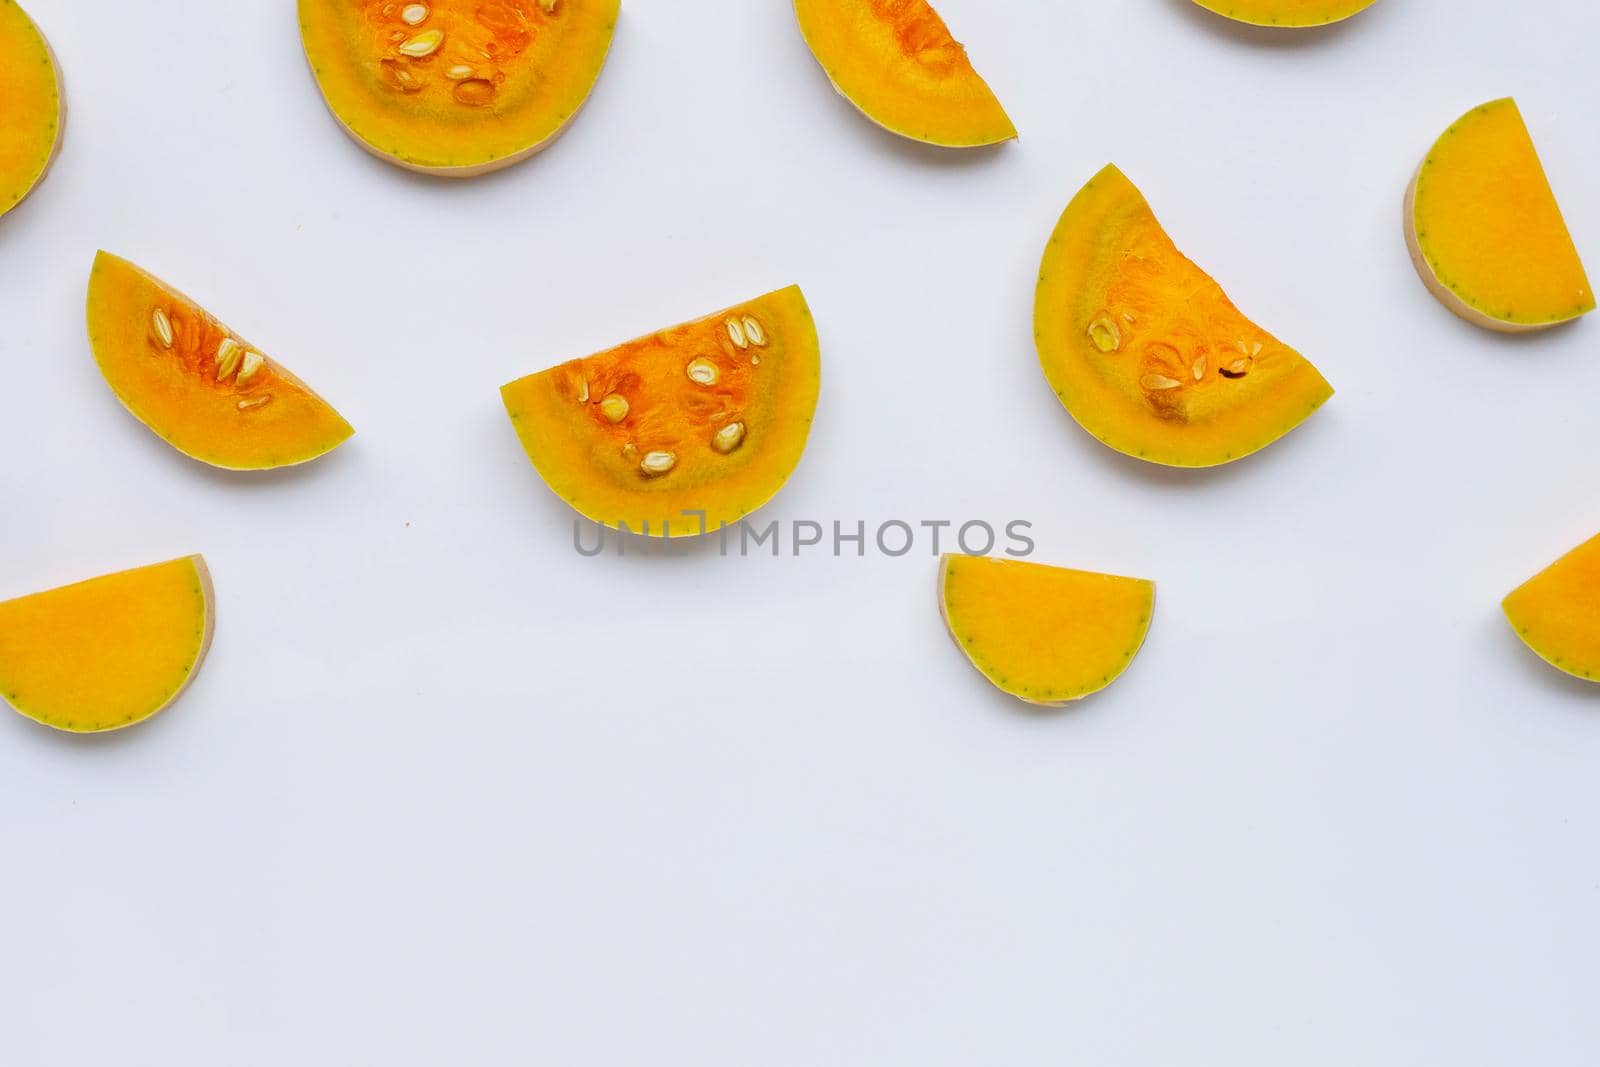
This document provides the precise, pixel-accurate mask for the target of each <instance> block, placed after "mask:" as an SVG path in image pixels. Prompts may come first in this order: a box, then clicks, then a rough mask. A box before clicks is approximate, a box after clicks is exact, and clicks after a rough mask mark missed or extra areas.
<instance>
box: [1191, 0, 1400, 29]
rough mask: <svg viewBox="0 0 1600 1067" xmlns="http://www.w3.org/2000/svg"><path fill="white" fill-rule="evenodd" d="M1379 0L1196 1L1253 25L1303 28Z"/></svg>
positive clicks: (1336, 18) (1346, 15)
mask: <svg viewBox="0 0 1600 1067" xmlns="http://www.w3.org/2000/svg"><path fill="white" fill-rule="evenodd" d="M1376 2H1377V0H1195V3H1197V4H1199V5H1200V6H1201V7H1203V8H1205V9H1206V10H1208V11H1215V12H1216V13H1217V14H1219V15H1226V16H1227V17H1228V18H1230V19H1233V20H1234V21H1235V22H1248V23H1250V24H1251V25H1253V26H1283V27H1288V28H1293V29H1303V28H1306V27H1309V26H1326V25H1328V24H1329V23H1331V22H1341V21H1343V20H1344V19H1347V18H1349V17H1350V16H1351V15H1357V14H1360V13H1361V12H1363V11H1365V10H1366V9H1367V8H1369V7H1371V6H1372V5H1373V4H1374V3H1376Z"/></svg>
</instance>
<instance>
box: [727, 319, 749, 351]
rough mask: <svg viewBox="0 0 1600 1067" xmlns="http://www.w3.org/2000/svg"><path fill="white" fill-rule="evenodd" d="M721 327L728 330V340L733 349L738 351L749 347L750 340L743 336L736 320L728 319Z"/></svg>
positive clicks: (742, 331)
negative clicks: (731, 343)
mask: <svg viewBox="0 0 1600 1067" xmlns="http://www.w3.org/2000/svg"><path fill="white" fill-rule="evenodd" d="M723 325H725V326H726V327H727V328H728V340H730V341H732V342H733V347H735V348H740V349H743V348H749V347H750V339H749V338H748V337H746V336H745V333H744V327H743V326H741V325H740V324H739V320H738V319H729V320H728V321H727V322H725V323H724V324H723Z"/></svg>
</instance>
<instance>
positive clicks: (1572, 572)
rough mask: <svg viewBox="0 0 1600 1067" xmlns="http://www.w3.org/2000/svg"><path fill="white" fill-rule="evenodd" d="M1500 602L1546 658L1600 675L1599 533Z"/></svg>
mask: <svg viewBox="0 0 1600 1067" xmlns="http://www.w3.org/2000/svg"><path fill="white" fill-rule="evenodd" d="M1501 608H1502V609H1503V610H1504V611H1505V613H1506V619H1507V620H1509V621H1510V623H1511V628H1512V629H1513V630H1515V631H1516V632H1517V636H1518V637H1520V638H1522V640H1523V642H1524V643H1525V644H1526V645H1527V646H1528V647H1529V648H1531V649H1533V650H1534V651H1535V652H1537V653H1538V654H1539V656H1540V658H1542V659H1543V660H1544V661H1545V662H1547V663H1549V664H1550V665H1551V666H1552V667H1556V668H1558V669H1560V670H1563V671H1566V672H1567V673H1568V674H1571V675H1575V676H1577V677H1579V678H1587V679H1588V680H1589V681H1591V682H1596V681H1600V537H1594V538H1592V539H1590V540H1589V541H1586V542H1584V543H1583V544H1581V545H1579V546H1578V547H1577V548H1575V549H1573V550H1572V551H1571V552H1568V553H1567V554H1566V555H1565V556H1562V557H1561V558H1560V559H1558V560H1556V561H1555V562H1554V563H1552V564H1551V565H1550V566H1548V567H1546V568H1545V569H1544V570H1542V571H1540V572H1539V573H1538V574H1536V575H1534V576H1533V577H1532V578H1529V579H1528V580H1527V581H1526V582H1524V583H1523V584H1522V585H1521V586H1519V587H1517V589H1516V590H1515V591H1513V592H1512V593H1511V595H1510V596H1508V597H1506V598H1505V601H1504V602H1503V603H1502V604H1501Z"/></svg>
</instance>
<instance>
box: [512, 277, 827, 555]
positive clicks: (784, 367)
mask: <svg viewBox="0 0 1600 1067" xmlns="http://www.w3.org/2000/svg"><path fill="white" fill-rule="evenodd" d="M730 322H731V323H734V324H737V327H736V328H734V327H730ZM750 322H754V323H756V328H755V331H749V330H747V328H746V327H747V326H748V324H749V323H750ZM692 368H694V369H697V370H698V369H704V370H705V371H706V373H707V374H709V375H711V376H712V377H711V379H710V380H709V381H706V382H702V381H701V380H699V379H695V378H693V377H692V376H691V374H690V371H691V369H692ZM820 386H821V354H820V349H819V347H818V344H817V333H816V325H815V323H814V322H813V320H812V317H811V310H810V308H809V307H807V305H806V301H805V297H804V296H803V295H801V292H800V289H799V287H798V286H791V287H789V288H787V289H780V290H778V291H777V292H773V293H768V294H767V295H765V296H762V297H757V298H756V299H754V300H749V301H746V302H744V303H743V304H737V305H735V306H733V307H731V308H726V309H724V310H722V311H719V312H716V313H715V314H712V315H708V316H705V317H704V318H701V319H697V320H695V321H693V322H688V323H684V324H682V325H680V326H674V327H671V328H669V329H665V330H661V331H659V332H657V333H655V334H652V335H650V336H648V337H642V338H639V339H637V340H634V341H630V342H628V343H626V344H623V345H619V346H617V347H616V348H612V349H608V350H606V351H604V352H599V353H596V354H595V355H593V356H589V357H587V358H585V359H579V360H571V361H569V362H567V363H563V364H561V365H559V366H556V367H552V368H551V369H549V370H546V371H543V372H540V373H538V374H532V375H529V376H527V377H525V378H520V379H518V380H517V381H514V382H511V383H509V384H508V385H506V386H504V387H503V388H502V389H501V391H500V393H501V399H502V400H503V401H504V403H505V407H506V414H507V415H508V416H509V417H510V419H511V423H512V425H513V427H515V429H516V431H517V437H518V439H519V440H520V441H521V442H522V447H523V449H524V451H525V452H526V453H527V456H528V459H529V461H530V462H531V463H532V464H533V466H534V469H536V470H537V471H538V472H539V474H540V476H541V477H542V478H544V480H545V482H546V484H548V485H549V486H550V488H551V490H553V491H554V492H555V493H556V495H558V496H560V497H561V499H563V500H565V501H566V502H567V503H568V504H569V505H571V506H572V508H573V509H575V510H576V511H577V512H578V513H579V514H581V515H583V516H585V517H587V518H589V519H591V520H593V521H595V522H597V523H600V524H602V525H604V526H607V527H610V528H613V529H618V528H622V527H626V528H627V529H628V530H629V531H631V532H633V533H643V534H649V535H650V536H653V537H660V536H667V537H674V538H677V537H692V536H696V535H698V534H701V533H704V532H710V531H714V530H716V529H717V528H718V527H719V526H722V525H725V524H726V525H731V524H733V523H735V522H737V521H738V520H740V519H742V518H744V517H745V516H746V515H749V514H750V513H751V512H753V511H755V510H756V509H757V508H760V507H761V506H762V505H763V504H765V503H766V502H767V501H768V500H770V499H771V498H772V497H773V496H774V495H775V494H776V493H777V492H778V490H779V489H781V488H782V487H783V485H784V483H785V482H786V481H788V479H789V476H790V475H791V474H792V473H793V472H794V470H795V468H796V467H797V466H798V465H799V463H800V458H801V456H802V455H803V454H804V452H805V446H806V440H807V438H808V436H809V434H810V430H811V420H812V416H813V414H814V412H815V410H816V405H817V395H818V391H819V389H820ZM619 399H620V403H619ZM612 404H617V405H618V407H616V408H608V405H612ZM608 410H609V411H610V412H611V415H608V414H607V412H608ZM613 416H616V417H615V418H614V417H613ZM734 426H737V431H736V433H735V434H734V435H732V436H729V437H724V438H722V439H721V440H720V441H719V439H718V434H719V431H721V430H724V429H726V428H729V427H734ZM733 436H736V437H737V443H732V442H733ZM730 445H731V447H730ZM652 454H670V455H671V456H672V462H671V466H670V467H669V468H668V469H666V470H665V471H664V472H652V471H651V470H649V469H647V467H646V461H647V459H648V457H650V456H651V455H652ZM690 512H704V524H703V525H702V521H701V519H700V517H698V516H697V515H692V514H688V513H690Z"/></svg>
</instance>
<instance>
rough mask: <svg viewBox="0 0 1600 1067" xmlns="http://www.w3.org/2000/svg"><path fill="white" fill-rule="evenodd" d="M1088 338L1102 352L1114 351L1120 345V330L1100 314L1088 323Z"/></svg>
mask: <svg viewBox="0 0 1600 1067" xmlns="http://www.w3.org/2000/svg"><path fill="white" fill-rule="evenodd" d="M1089 340H1091V341H1093V342H1094V346H1095V347H1096V348H1098V349H1099V350H1100V351H1102V352H1115V351H1116V350H1117V349H1119V348H1121V347H1122V331H1121V330H1119V329H1117V324H1116V323H1114V322H1112V321H1111V320H1110V319H1108V318H1106V317H1105V316H1104V315H1102V316H1100V317H1099V318H1098V319H1095V320H1094V321H1093V322H1091V323H1090V324H1089Z"/></svg>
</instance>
